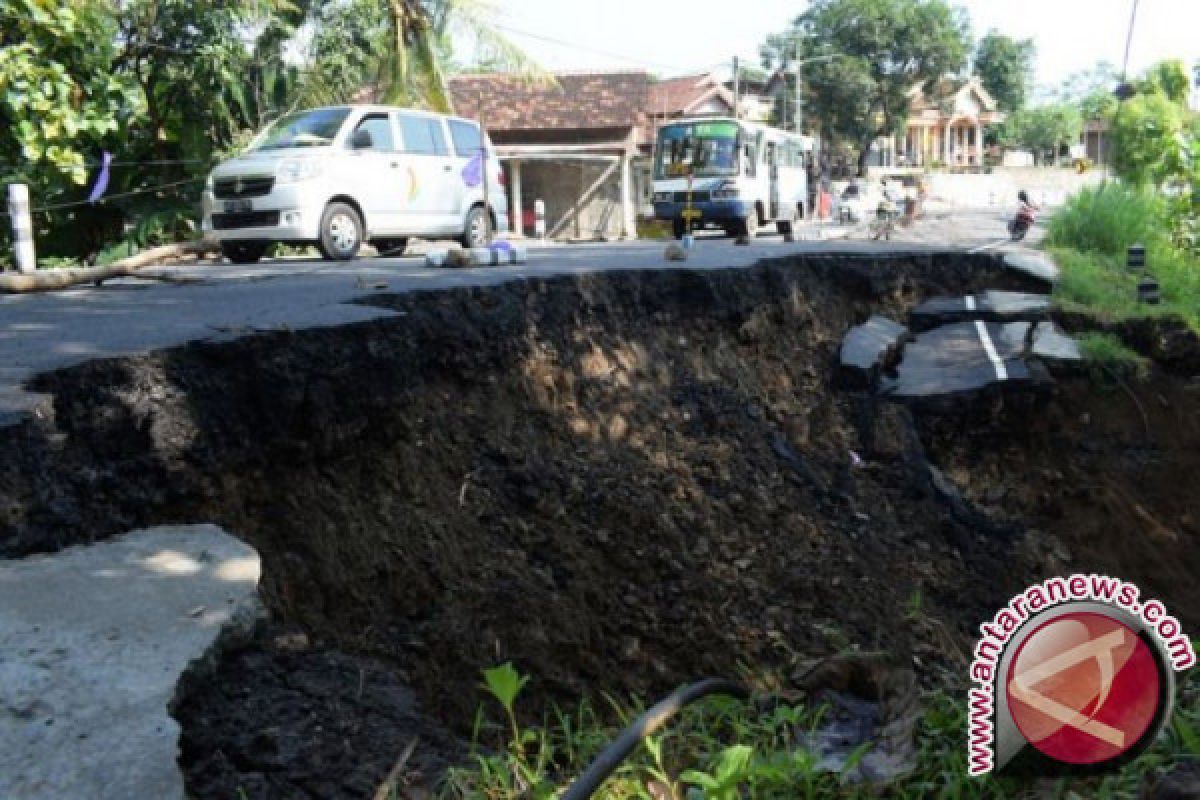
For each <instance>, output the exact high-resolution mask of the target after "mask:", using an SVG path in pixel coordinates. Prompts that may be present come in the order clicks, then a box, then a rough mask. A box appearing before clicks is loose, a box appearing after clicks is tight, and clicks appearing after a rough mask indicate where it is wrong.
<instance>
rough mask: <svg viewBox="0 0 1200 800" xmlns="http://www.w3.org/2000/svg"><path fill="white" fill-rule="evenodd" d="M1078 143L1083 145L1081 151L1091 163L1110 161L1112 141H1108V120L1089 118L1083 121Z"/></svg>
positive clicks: (1107, 162)
mask: <svg viewBox="0 0 1200 800" xmlns="http://www.w3.org/2000/svg"><path fill="white" fill-rule="evenodd" d="M1079 143H1080V144H1081V145H1083V153H1084V155H1086V156H1087V159H1088V161H1091V162H1092V163H1093V164H1110V163H1112V142H1111V141H1110V136H1109V129H1108V120H1106V119H1089V120H1088V121H1087V122H1085V123H1083V133H1081V134H1080V135H1079Z"/></svg>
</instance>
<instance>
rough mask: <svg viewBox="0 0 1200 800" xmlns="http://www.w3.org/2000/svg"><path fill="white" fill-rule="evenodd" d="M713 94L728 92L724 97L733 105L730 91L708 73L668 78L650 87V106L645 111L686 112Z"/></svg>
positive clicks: (656, 112) (663, 112)
mask: <svg viewBox="0 0 1200 800" xmlns="http://www.w3.org/2000/svg"><path fill="white" fill-rule="evenodd" d="M713 94H716V95H720V96H724V95H726V94H728V95H729V96H728V97H727V98H726V99H727V101H728V103H729V105H730V107H732V106H733V95H732V93H729V92H728V90H726V89H725V88H724V87H723V86H722V85H721V84H720V82H719V81H718V80H717V79H716V78H714V77H713V76H712V75H710V74H708V73H702V74H700V75H684V76H681V77H679V78H670V79H668V80H665V81H659V82H658V83H656V84H654V85H653V86H651V87H650V106H649V108H648V109H647V111H649V112H650V113H651V114H667V115H672V114H676V115H677V114H686V113H687V112H688V111H690V110H691V109H692V107H693V106H695V105H696V104H697V103H699V102H700V101H701V100H704V99H705V98H707V97H709V96H711V95H713Z"/></svg>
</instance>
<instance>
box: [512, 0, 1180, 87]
mask: <svg viewBox="0 0 1200 800" xmlns="http://www.w3.org/2000/svg"><path fill="white" fill-rule="evenodd" d="M493 1H494V4H495V5H496V7H497V8H498V10H499V17H498V20H497V21H498V22H499V24H500V25H502V26H503V28H504V32H505V33H506V34H507V35H508V36H509V38H510V39H512V40H513V41H514V42H516V43H517V44H519V45H520V46H521V47H522V48H523V49H524V50H525V51H526V52H527V53H529V54H530V55H532V56H533V57H534V58H535V59H536V60H537V61H538V62H539V63H540V64H541V65H542V66H544V67H546V68H548V69H552V70H582V69H598V68H618V69H619V68H626V69H639V68H640V69H646V70H649V71H651V72H654V73H656V74H659V75H662V76H664V77H667V76H670V75H672V74H683V73H686V72H691V71H703V70H709V69H720V68H724V69H725V70H726V71H728V69H729V68H728V67H727V66H726V65H727V64H729V63H731V61H732V57H733V56H734V55H738V56H741V57H742V58H745V59H753V60H754V63H756V64H757V60H758V59H757V54H758V45H759V44H760V43H761V42H762V41H763V39H764V38H765V37H766V36H767V34H769V33H773V32H777V31H781V30H784V29H785V28H786V27H787V25H788V23H789V21H790V20H792V19H793V18H795V16H796V15H797V14H799V13H800V12H802V11H803V10H804V8H805V7H806V6H807V2H806V1H805V0H689V1H688V2H686V3H684V2H680V0H604V1H603V2H580V0H493ZM952 1H953V0H952ZM1132 2H1133V0H958V1H957V2H956V3H955V4H956V5H960V6H962V7H964V8H966V9H967V11H968V12H969V14H970V17H971V24H972V32H973V34H974V36H975V37H976V38H979V37H980V36H982V35H983V34H984V33H986V32H987V31H988V30H989V29H992V28H995V29H997V30H998V31H1000V32H1001V33H1004V34H1007V35H1009V36H1013V37H1017V38H1032V39H1033V40H1034V43H1035V44H1036V45H1037V50H1038V53H1037V83H1038V85H1039V86H1046V87H1051V86H1057V85H1059V84H1060V83H1062V81H1063V80H1064V79H1065V78H1067V77H1068V76H1069V75H1071V74H1072V73H1074V72H1078V71H1081V70H1085V69H1089V68H1090V67H1092V66H1093V65H1095V64H1096V62H1098V61H1101V60H1107V61H1110V62H1112V63H1113V64H1115V65H1116V66H1117V67H1118V68H1119V67H1120V66H1121V62H1122V60H1123V58H1124V51H1125V36H1126V32H1127V30H1128V25H1129V17H1130V11H1131V9H1132ZM1198 31H1200V0H1140V5H1139V9H1138V18H1137V25H1136V28H1135V30H1134V38H1133V45H1132V48H1131V52H1130V65H1129V66H1130V72H1131V73H1136V72H1137V71H1139V70H1142V69H1144V68H1145V67H1147V66H1149V65H1150V64H1152V63H1154V62H1156V61H1159V60H1161V59H1164V58H1171V57H1178V58H1183V59H1184V60H1185V61H1186V62H1187V63H1188V64H1189V65H1191V64H1195V63H1196V62H1197V61H1200V34H1198V33H1197V32H1198ZM547 40H556V41H554V42H552V41H547Z"/></svg>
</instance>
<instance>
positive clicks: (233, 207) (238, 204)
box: [225, 200, 250, 214]
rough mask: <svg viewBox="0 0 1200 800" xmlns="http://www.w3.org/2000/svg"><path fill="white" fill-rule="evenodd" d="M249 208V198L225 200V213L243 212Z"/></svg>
mask: <svg viewBox="0 0 1200 800" xmlns="http://www.w3.org/2000/svg"><path fill="white" fill-rule="evenodd" d="M249 210H250V201H249V200H226V201H225V213H226V214H245V213H246V212H247V211H249Z"/></svg>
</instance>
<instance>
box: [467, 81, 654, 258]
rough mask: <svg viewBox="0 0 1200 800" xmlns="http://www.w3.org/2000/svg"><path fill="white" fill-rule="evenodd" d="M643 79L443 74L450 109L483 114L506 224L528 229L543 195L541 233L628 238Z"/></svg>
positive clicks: (636, 189) (636, 192)
mask: <svg viewBox="0 0 1200 800" xmlns="http://www.w3.org/2000/svg"><path fill="white" fill-rule="evenodd" d="M650 83H651V79H650V76H649V75H648V74H646V73H643V72H615V73H588V74H578V75H575V74H572V75H559V76H557V78H556V82H555V83H554V84H536V83H530V82H528V81H524V80H522V79H520V78H515V77H512V76H507V75H475V76H458V77H455V78H453V79H451V90H452V92H453V94H454V102H455V109H456V111H457V112H458V113H459V114H461V115H463V116H467V117H472V118H475V119H481V120H482V122H483V124H484V127H485V128H487V131H488V134H489V136H491V139H492V142H493V143H494V144H495V145H496V149H497V152H498V153H499V157H500V160H501V162H502V163H503V164H504V166H505V170H506V174H507V177H508V185H509V211H510V216H511V218H512V220H513V226H514V229H516V230H518V231H521V232H523V233H525V234H526V235H532V233H533V225H532V213H531V212H532V210H533V208H534V204H535V202H536V201H537V200H542V201H543V202H544V203H545V206H546V235H547V236H548V237H549V238H557V239H573V240H587V239H593V240H611V239H621V238H625V239H632V238H636V236H637V206H636V202H635V198H636V197H638V196H640V194H641V191H642V187H640V186H639V185H638V182H639V177H638V176H639V175H640V173H641V170H639V169H637V168H636V166H637V165H636V161H637V160H638V159H639V157H640V156H639V144H640V143H641V142H642V140H643V138H644V137H645V132H643V131H642V130H641V127H642V125H643V124H644V120H645V116H644V114H643V109H644V107H645V104H646V98H647V96H648V92H649V87H650Z"/></svg>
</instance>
